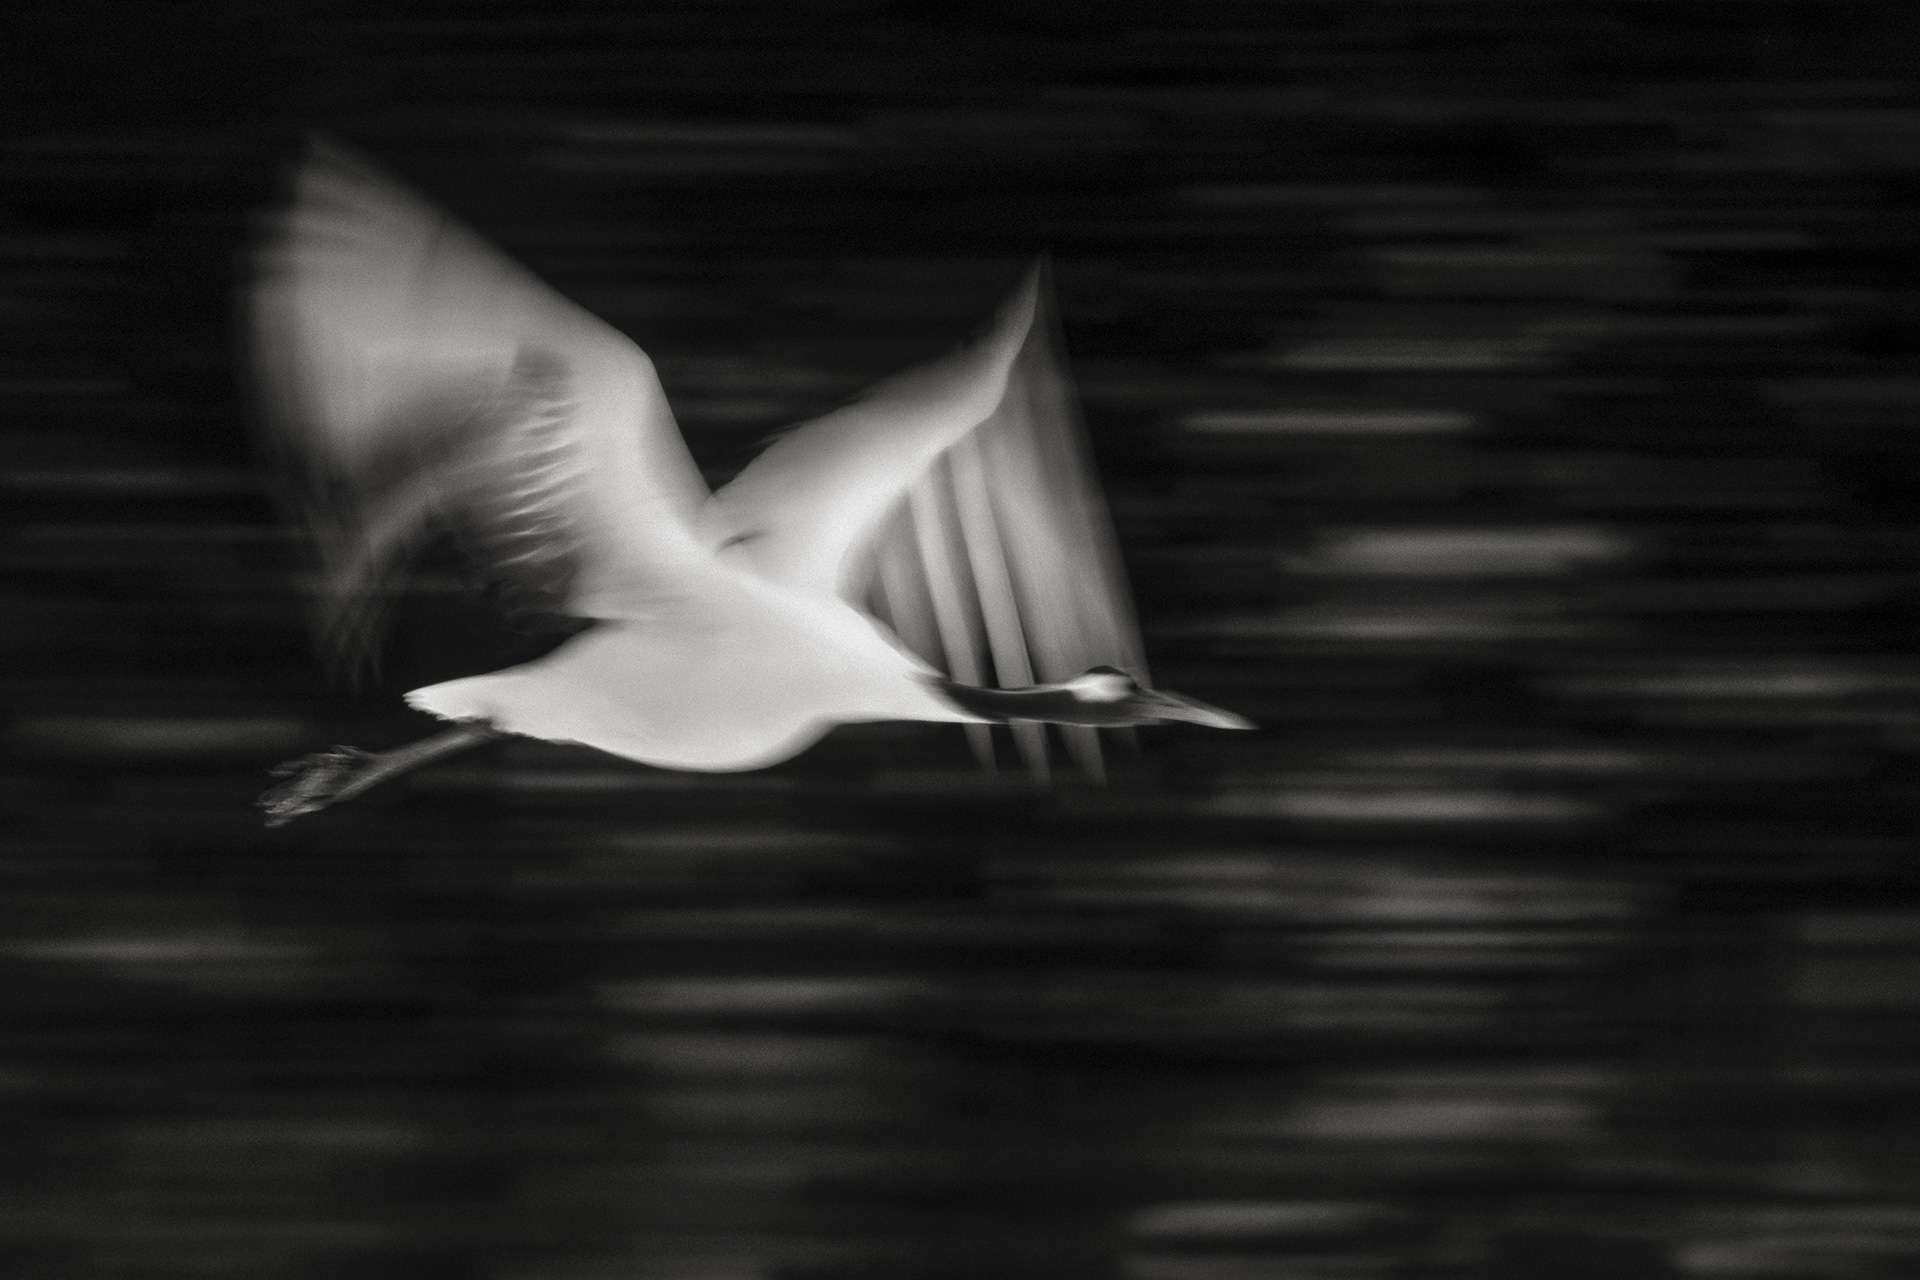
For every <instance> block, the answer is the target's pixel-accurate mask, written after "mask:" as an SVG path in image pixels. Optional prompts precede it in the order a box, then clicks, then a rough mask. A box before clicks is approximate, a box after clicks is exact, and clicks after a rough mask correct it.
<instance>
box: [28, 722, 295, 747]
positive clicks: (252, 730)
mask: <svg viewBox="0 0 1920 1280" xmlns="http://www.w3.org/2000/svg"><path fill="white" fill-rule="evenodd" d="M309 730H310V726H309V725H307V723H306V722H304V721H300V720H282V719H273V718H270V717H249V718H245V719H238V718H234V719H224V718H211V717H191V716H180V717H171V718H159V717H147V718H143V717H135V716H85V715H79V716H30V717H24V718H22V719H20V720H17V721H15V722H14V725H13V730H12V734H11V736H12V737H13V738H14V740H15V741H17V742H24V743H26V744H28V745H30V746H39V747H49V746H51V747H59V748H66V749H72V748H81V749H85V750H90V751H135V752H160V753H165V752H185V753H191V752H197V751H219V750H249V751H254V750H258V751H271V750H278V749H282V748H287V747H288V746H289V744H297V743H298V742H300V741H301V740H302V738H303V736H304V735H306V734H307V733H308V732H309Z"/></svg>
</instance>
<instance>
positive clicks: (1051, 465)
mask: <svg viewBox="0 0 1920 1280" xmlns="http://www.w3.org/2000/svg"><path fill="white" fill-rule="evenodd" d="M1045 277H1046V273H1045V269H1044V265H1040V266H1036V267H1035V268H1034V269H1033V270H1032V271H1031V272H1029V274H1028V275H1027V277H1026V278H1025V280H1024V281H1023V282H1022V283H1021V284H1020V286H1019V287H1018V289H1017V290H1016V291H1015V292H1014V294H1013V296H1012V297H1011V298H1010V299H1009V300H1008V301H1007V302H1006V303H1005V304H1004V305H1003V306H1002V308H1001V309H1000V311H999V313H998V315H997V316H996V318H995V320H994V322H993V324H992V326H991V327H990V329H989V330H988V331H987V332H986V334H985V335H984V336H982V337H981V338H979V339H978V340H977V341H975V342H973V343H972V344H971V345H969V346H966V347H964V348H962V349H961V350H959V351H957V352H955V353H954V354H952V355H950V356H948V357H946V358H944V359H941V360H938V361H936V362H933V363H931V364H928V365H925V366H923V367H920V368H916V369H912V370H910V371H908V372H906V373H903V374H900V375H898V376H896V377H893V378H890V379H888V380H886V381H884V382H882V383H880V384H879V385H878V386H876V387H874V388H873V389H872V390H871V391H870V392H868V393H867V394H866V395H865V396H863V397H862V398H860V399H859V400H856V401H854V402H853V403H851V404H848V405H846V406H844V407H842V408H840V409H837V410H835V411H833V412H831V413H829V414H827V415H825V416H824V417H821V418H819V419H816V420H814V421H812V422H808V423H805V424H802V425H801V426H799V427H797V428H795V429H793V430H792V431H790V432H788V433H786V434H785V435H783V436H781V437H780V438H779V439H777V440H776V441H775V442H774V443H773V444H772V445H771V446H769V447H768V448H767V449H766V450H765V452H763V453H762V454H761V455H760V456H759V457H757V458H756V459H755V460H754V461H753V462H752V463H751V464H749V465H748V466H747V467H746V468H745V469H744V470H742V471H741V472H740V474H739V475H738V476H737V477H735V478H734V479H733V481H732V482H731V483H729V484H727V485H725V486H724V487H723V488H721V489H720V490H719V491H717V492H714V493H711V494H709V492H708V491H707V488H706V485H705V483H704V482H703V480H702V479H701V476H700V473H699V471H698V470H697V469H696V468H695V466H694V464H693V461H692V459H691V457H690V456H689V454H688V452H687V449H686V446H685V443H684V442H683V441H682V439H681V437H680V433H679V429H678V427H677V426H676V425H675V422H674V419H673V415H672V412H671V411H670V410H669V409H668V407H667V402H666V398H665V395H664V393H663V392H662V390H661V386H660V382H659V379H658V378H657V377H656V376H655V374H654V368H653V364H652V362H651V361H650V360H649V359H648V358H647V356H646V354H645V353H644V352H642V351H641V350H640V348H639V347H637V346H636V345H634V343H633V342H631V341H630V340H629V339H627V338H626V337H625V336H623V335H622V334H620V333H618V332H617V331H615V330H614V329H613V328H611V327H610V326H608V325H607V324H605V323H603V322H602V321H600V320H599V319H597V318H596V317H594V316H593V315H591V314H590V313H588V312H587V311H586V310H584V309H583V308H581V307H579V306H577V305H575V304H573V303H571V302H569V301H568V300H566V299H565V298H563V297H561V296H560V295H559V294H558V293H557V292H555V291H554V290H552V289H551V288H549V287H548V286H547V285H545V284H544V283H542V282H541V281H540V280H538V279H536V278H535V277H534V276H533V275H531V274H530V273H528V272H526V271H525V270H524V269H522V268H521V267H519V266H518V265H517V264H515V263H513V262H512V261H511V260H509V259H508V258H507V257H506V256H505V255H503V254H502V253H500V252H499V251H498V250H496V249H495V248H493V247H492V246H491V245H489V244H487V243H486V242H485V241H483V240H481V239H480V238H479V237H478V236H476V235H475V234H474V233H472V232H471V231H469V230H467V229H466V228H464V227H462V226H460V225H458V224H457V223H455V222H454V221H452V220H451V219H450V218H449V217H447V216H446V215H445V214H443V213H442V212H441V211H440V210H438V209H437V208H435V207H433V206H432V205H430V204H429V203H427V202H426V201H425V200H423V199H422V198H420V197H418V196H416V195H414V194H413V193H412V192H410V191H408V190H407V189H406V188H404V187H402V186H401V185H400V184H398V183H396V182H395V181H393V180H392V179H390V178H388V177H386V176H385V175H384V174H382V173H380V172H378V171H377V170H376V169H374V168H373V167H372V166H371V165H369V164H368V163H367V162H366V161H364V160H363V159H361V158H359V157H358V156H355V155H353V154H350V153H348V152H347V151H345V150H344V149H342V148H341V147H339V146H337V145H335V144H331V143H327V142H315V143H314V144H312V145H311V146H310V147H309V149H308V153H307V155H306V156H305V158H304V159H303V160H302V161H301V163H300V164H298V165H297V166H296V168H295V170H294V177H293V189H292V197H291V200H290V203H289V207H288V208H287V210H286V211H285V212H284V213H283V214H282V215H280V216H278V217H276V218H275V220H274V221H273V223H272V224H271V229H270V232H269V234H268V235H267V236H266V238H265V240H264V242H263V245H262V248H261V251H260V254H259V257H258V261H257V271H256V274H255V277H254V280H253V284H252V290H251V295H250V307H251V311H250V316H249V319H250V322H251V338H252V341H253V351H254V366H255V372H256V376H257V379H258V387H259V391H260V393H261V401H262V405H263V407H264V410H265V413H266V415H267V418H268V420H269V425H270V426H271V427H272V428H274V432H273V434H274V437H275V438H276V439H277V440H278V441H279V442H281V443H282V444H283V445H284V446H285V447H286V453H287V456H288V458H289V459H290V460H291V461H292V462H293V463H294V464H295V469H296V470H297V472H298V474H299V476H300V477H301V480H302V483H301V485H300V490H301V493H302V495H303V497H302V502H303V504H304V506H305V509H306V513H307V515H308V516H309V522H310V524H311V527H312V531H313V532H314V534H315V535H316V537H315V542H316V545H317V546H318V547H319V548H320V550H321V553H322V560H323V563H324V566H325V573H326V581H327V599H328V610H327V638H328V640H329V642H330V643H331V645H332V646H333V648H334V649H335V651H336V653H337V654H338V655H340V656H344V657H353V656H355V655H364V652H365V651H366V649H367V647H368V646H369V644H370V643H371V636H372V633H373V631H374V630H375V627H376V624H377V623H378V621H379V613H380V601H381V598H382V595H383V586H384V584H385V582H386V580H387V578H388V577H389V575H390V573H391V571H392V570H393V569H394V568H396V567H397V566H398V565H399V564H401V563H402V562H403V561H404V559H405V555H404V553H405V552H406V550H407V549H408V548H409V547H411V546H413V545H414V544H416V543H417V542H418V541H419V540H420V537H421V533H422V531H423V530H424V529H425V528H427V527H428V525H429V521H430V520H431V519H436V518H437V519H440V520H450V521H453V522H455V523H457V524H459V525H461V526H462V527H464V528H466V529H467V530H469V531H470V532H471V533H472V534H473V535H474V545H475V546H476V547H477V548H478V549H479V550H480V551H481V552H482V554H483V555H484V557H485V559H486V560H487V561H488V562H489V564H490V567H491V568H493V569H495V570H497V571H499V572H500V573H502V574H504V575H507V576H508V577H509V578H510V579H511V580H512V581H513V582H514V583H515V585H516V586H517V587H519V588H520V589H522V590H523V591H524V592H525V593H527V594H528V595H530V596H531V597H532V598H534V599H535V600H537V601H538V602H539V603H540V605H541V607H543V608H547V609H551V610H554V611H557V612H561V613H565V614H569V615H572V616H574V617H576V618H580V619H585V620H587V621H588V622H589V623H590V625H588V626H586V628H585V629H584V630H583V631H581V632H580V633H579V634H577V635H575V636H574V637H573V638H571V639H570V640H568V641H566V642H565V643H563V644H561V645H560V646H559V647H558V648H557V649H555V650H554V651H553V652H551V653H550V654H548V655H547V656H546V657H544V658H541V659H539V660H537V661H534V662H529V663H526V664H524V665H520V666H515V667H510V668H507V669H506V670H502V671H494V672H490V673H488V674H484V675H476V676H470V677H467V678H464V679H458V680H450V681H447V682H445V683H442V684H435V685H429V686H427V687H426V688H421V689H415V690H414V691H412V692H411V693H408V694H407V695H406V700H407V701H408V703H410V704H411V705H413V706H414V707H416V708H419V709H420V710H422V711H426V712H429V713H431V714H433V715H435V716H438V717H440V718H441V719H443V720H448V721H452V722H454V727H452V728H450V729H447V730H445V731H443V732H441V733H439V734H436V735H434V736H432V737H429V738H426V739H423V740H421V741H419V742H416V743H413V744H411V745H409V746H405V747H401V748H399V749H396V750H393V751H389V752H385V753H381V754H372V753H368V752H362V751H358V750H355V749H353V748H346V747H342V748H336V749H334V750H333V751H329V752H322V753H319V754H317V755H313V756H309V757H306V758H305V759H303V760H299V761H293V762H290V763H289V764H287V765H283V766H281V768H280V769H279V770H277V771H276V772H277V773H278V774H279V775H281V776H283V777H285V778H287V781H286V782H285V783H283V784H282V785H279V786H277V787H275V788H274V789H273V790H271V791H269V792H268V793H267V794H266V795H265V796H264V797H262V800H261V806H262V808H263V809H264V810H265V812H266V814H267V819H268V822H269V823H270V824H272V825H278V824H279V823H282V822H286V821H288V820H290V819H292V818H294V817H297V816H299V815H301V814H305V813H309V812H311V811H313V810H315V809H318V808H320V807H322V806H324V805H327V804H330V803H333V802H335V801H338V800H341V799H345V798H347V797H349V796H352V795H355V794H358V793H359V792H361V791H364V790H365V789H366V788H367V787H369V786H372V785H373V784H374V783H376V782H378V781H380V780H382V779H384V778H387V777H391V776H393V775H394V774H396V773H398V772H401V771H402V770H405V769H409V768H413V767H416V766H418V765H420V764H423V763H425V762H427V761H429V760H433V759H437V758H438V757H440V756H443V755H446V754H448V753H450V752H453V751H457V750H461V749H464V748H466V747H470V746H473V745H475V744H477V743H479V742H483V741H485V740H487V739H489V738H492V737H496V736H499V735H502V734H521V735H525V736H528V737H533V738H541V739H546V740H548V741H553V742H567V743H580V744H584V745H587V746H590V747H595V748H598V749H599V750H601V751H605V752H609V753H611V754H613V755H616V756H623V757H625V758H627V759H630V760H636V761H641V762H643V763H646V764H651V765H656V766H662V767H666V768H674V769H694V770H738V769H753V768H759V767H762V766H766V765H771V764H774V763H777V762H779V761H781V760H784V759H787V758H789V757H791V756H793V755H796V754H797V753H799V752H800V751H802V750H804V749H805V748H806V747H807V746H808V745H809V744H811V743H812V742H814V741H815V740H816V739H818V738H819V737H820V736H821V735H822V734H824V733H825V732H826V731H827V730H828V729H830V728H831V727H832V726H834V725H836V724H842V723H849V722H858V721H874V720H931V721H949V722H956V723H961V724H965V725H969V726H973V728H971V729H970V732H972V733H973V734H974V735H975V746H976V749H977V750H982V751H984V752H986V753H988V754H989V758H990V753H991V750H992V747H991V743H990V740H989V739H988V737H987V734H988V730H987V729H986V728H985V726H987V725H991V724H996V723H999V724H1011V725H1012V726H1013V727H1014V733H1015V738H1016V741H1017V742H1018V744H1019V746H1020V748H1021V750H1022V753H1023V754H1024V755H1025V757H1026V759H1027V762H1028V764H1029V766H1030V767H1031V768H1033V769H1034V770H1035V771H1036V772H1038V773H1041V774H1042V775H1044V773H1045V770H1046V767H1047V744H1046V737H1045V732H1046V731H1045V728H1044V725H1045V724H1046V723H1049V722H1050V723H1053V724H1057V725H1062V726H1068V728H1066V729H1065V730H1064V732H1065V733H1066V734H1067V740H1068V745H1069V747H1070V748H1072V750H1073V752H1074V754H1075V755H1076V757H1077V758H1078V760H1079V761H1080V763H1081V765H1082V767H1083V768H1084V769H1086V770H1087V771H1088V772H1090V773H1094V774H1096V775H1097V774H1099V772H1100V769H1101V757H1100V748H1099V744H1098V727H1103V726H1119V725H1130V724H1138V723H1144V722H1149V721H1166V720H1177V721H1187V722H1190V723H1194V724H1200V725H1209V726H1213V727H1215V728H1233V729H1244V728H1251V727H1252V726H1251V725H1250V724H1249V723H1248V722H1247V721H1246V720H1244V719H1242V718H1241V717H1239V716H1236V715H1234V714H1232V713H1231V712H1227V711H1222V710H1219V709H1217V708H1214V707H1209V706H1207V705H1205V704H1203V703H1199V702H1196V701H1193V700H1191V699H1187V698H1182V697H1179V696H1177V695H1175V694H1171V693H1165V692H1161V691H1157V690H1153V689H1150V688H1147V687H1145V685H1144V684H1143V683H1141V681H1142V680H1143V679H1144V678H1145V675H1144V671H1145V668H1144V663H1143V661H1142V660H1141V656H1140V646H1139V640H1138V636H1137V631H1136V628H1135V624H1134V622H1133V618H1132V610H1131V606H1130V604H1129V601H1128V595H1127V590H1126V585H1125V581H1124V578H1123V576H1122V572H1121V569H1120V564H1119V558H1118V555H1117V552H1116V550H1115V548H1114V546H1113V541H1112V532H1111V528H1110V524H1109V522H1108V518H1107V514H1106V511H1105V509H1104V505H1103V503H1102V501H1101V498H1100V495H1099V491H1098V488H1097V484H1096V481H1095V479H1094V477H1093V474H1092V470H1091V467H1090V465H1089V462H1088V458H1087V456H1086V453H1085V446H1084V441H1083V440H1082V438H1081V435H1080V428H1079V426H1078V423H1077V419H1076V417H1075V413H1074V408H1073V403H1072V391H1071V387H1070V385H1069V383H1068V382H1067V380H1066V378H1065V375H1064V373H1063V371H1062V369H1061V366H1060V362H1059V360H1058V357H1057V356H1056V354H1055V350H1054V340H1053V334H1052V332H1051V317H1050V311H1049V308H1048V297H1047V283H1046V278H1045ZM863 605H868V606H871V608H872V609H873V612H869V611H868V610H867V609H866V608H863V607H862V606H863ZM876 615H878V616H876ZM881 617H884V618H885V619H886V620H887V622H886V623H883V622H882V621H881ZM887 623H891V627H889V626H888V625H887ZM916 650H918V652H917V653H916ZM923 655H924V656H923ZM929 659H931V660H932V662H940V663H941V664H942V665H944V666H945V668H946V671H945V672H944V673H943V672H942V671H940V670H938V669H936V667H935V666H934V665H932V662H930V661H929ZM989 666H990V667H991V670H992V673H993V677H994V681H995V683H999V684H1007V685H1013V686H1018V687H1009V688H995V687H990V686H989V685H988V684H987V682H986V679H985V676H986V673H987V670H988V668H989ZM1123 668H1124V669H1123ZM1129 670H1131V671H1132V672H1134V673H1137V676H1138V678H1136V674H1129ZM1073 672H1080V674H1078V675H1071V673H1073ZM1069 676H1071V678H1067V677H1069ZM1049 681H1050V682H1049Z"/></svg>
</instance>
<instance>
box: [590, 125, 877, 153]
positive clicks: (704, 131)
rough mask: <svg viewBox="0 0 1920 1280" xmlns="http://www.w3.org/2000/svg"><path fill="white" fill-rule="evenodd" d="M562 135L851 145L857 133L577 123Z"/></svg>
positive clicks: (696, 143) (595, 139) (656, 142)
mask: <svg viewBox="0 0 1920 1280" xmlns="http://www.w3.org/2000/svg"><path fill="white" fill-rule="evenodd" d="M564 133H565V136H566V137H567V138H569V139H570V140H572V141H574V142H582V143H603V144H606V145H610V146H680V147H794V146H810V147H851V146H854V145H856V144H857V143H858V142H859V140H860V139H859V135H858V134H856V133H854V132H853V131H851V130H847V129H834V128H830V127H828V126H825V125H798V124H700V123H695V122H691V121H689V122H684V123H678V124H581V125H570V126H568V127H567V128H566V129H565V130H564Z"/></svg>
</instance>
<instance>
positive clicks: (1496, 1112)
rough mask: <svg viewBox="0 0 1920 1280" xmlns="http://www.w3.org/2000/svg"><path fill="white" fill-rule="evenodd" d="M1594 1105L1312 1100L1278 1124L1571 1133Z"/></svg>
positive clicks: (1376, 1130)
mask: <svg viewBox="0 0 1920 1280" xmlns="http://www.w3.org/2000/svg"><path fill="white" fill-rule="evenodd" d="M1593 1119H1594V1111H1593V1108H1592V1107H1590V1106H1588V1105H1586V1104H1584V1103H1582V1102H1578V1101H1573V1100H1566V1099H1549V1098H1539V1099H1534V1098H1506V1097H1499V1096H1492V1097H1480V1098H1474V1097H1465V1098H1461V1097H1447V1096H1445V1095H1441V1094H1435V1093H1429V1094H1426V1095H1424V1096H1419V1097H1412V1098H1369V1097H1361V1098H1354V1099H1351V1100H1348V1099H1328V1100H1323V1101H1310V1102H1307V1103H1305V1104H1303V1105H1301V1106H1300V1107H1299V1108H1297V1109H1296V1110H1295V1111H1294V1113H1293V1114H1291V1115H1290V1116H1288V1117H1286V1118H1285V1119H1284V1120H1282V1121H1281V1122H1280V1123H1279V1125H1278V1126H1277V1128H1278V1129H1279V1130H1280V1132H1282V1133H1285V1134H1287V1135H1288V1136H1291V1137H1301V1138H1322V1139H1326V1138H1331V1139H1349V1140H1350V1139H1358V1140H1361V1141H1390V1142H1391V1141H1400V1142H1405V1141H1416V1140H1417V1141H1428V1142H1431V1141H1445V1140H1449V1139H1451V1140H1455V1141H1462V1140H1475V1141H1486V1140H1489V1139H1494V1140H1498V1139H1502V1138H1506V1139H1522V1138H1524V1139H1538V1138H1547V1137H1553V1138H1563V1139H1564V1138H1571V1137H1573V1136H1575V1135H1576V1134H1578V1133H1580V1132H1581V1131H1582V1130H1584V1129H1586V1128H1588V1127H1589V1126H1590V1125H1591V1124H1592V1122H1593Z"/></svg>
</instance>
